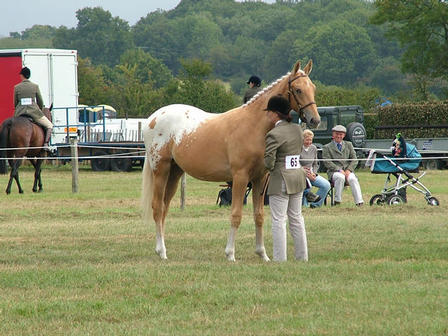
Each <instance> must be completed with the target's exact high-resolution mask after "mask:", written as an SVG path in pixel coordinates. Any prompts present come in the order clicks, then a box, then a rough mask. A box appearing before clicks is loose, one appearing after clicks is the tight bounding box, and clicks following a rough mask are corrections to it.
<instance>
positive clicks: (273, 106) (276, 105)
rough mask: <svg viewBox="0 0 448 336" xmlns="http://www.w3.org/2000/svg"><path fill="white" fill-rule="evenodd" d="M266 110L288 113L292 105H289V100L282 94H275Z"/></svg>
mask: <svg viewBox="0 0 448 336" xmlns="http://www.w3.org/2000/svg"><path fill="white" fill-rule="evenodd" d="M264 110H265V111H273V112H278V113H281V114H284V115H288V114H289V111H290V110H291V107H290V106H289V101H288V100H287V99H285V98H283V97H282V96H280V95H277V96H273V97H271V98H270V99H269V101H268V107H267V108H265V109H264Z"/></svg>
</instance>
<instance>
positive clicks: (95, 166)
mask: <svg viewBox="0 0 448 336" xmlns="http://www.w3.org/2000/svg"><path fill="white" fill-rule="evenodd" d="M93 155H94V156H106V155H108V153H107V152H105V151H96V152H95V153H94V154H93ZM90 165H91V167H92V170H93V171H106V170H110V159H109V158H107V157H97V158H93V159H91V160H90Z"/></svg>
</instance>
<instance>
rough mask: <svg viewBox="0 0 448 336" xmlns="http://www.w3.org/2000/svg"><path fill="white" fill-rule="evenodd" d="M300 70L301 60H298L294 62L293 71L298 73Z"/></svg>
mask: <svg viewBox="0 0 448 336" xmlns="http://www.w3.org/2000/svg"><path fill="white" fill-rule="evenodd" d="M299 70H300V61H297V62H296V64H294V67H293V68H292V71H291V72H292V73H293V74H296V73H297V71H299Z"/></svg>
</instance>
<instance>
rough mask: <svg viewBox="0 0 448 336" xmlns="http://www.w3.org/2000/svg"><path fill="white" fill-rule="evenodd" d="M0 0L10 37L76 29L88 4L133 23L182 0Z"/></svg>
mask: <svg viewBox="0 0 448 336" xmlns="http://www.w3.org/2000/svg"><path fill="white" fill-rule="evenodd" d="M265 2H268V3H273V2H275V0H265ZM0 3H1V4H0V37H7V36H9V33H10V32H19V33H21V32H22V31H24V30H25V29H27V28H31V27H32V26H33V25H35V24H38V25H50V26H53V27H59V26H61V25H63V26H66V27H68V28H73V27H75V26H76V25H77V23H78V20H77V19H76V11H77V10H78V9H81V8H85V7H102V8H103V9H104V10H108V11H109V12H111V14H112V16H114V17H115V16H118V17H120V18H121V19H123V20H125V21H127V22H129V24H130V25H131V26H133V25H134V24H135V23H136V22H137V21H138V20H140V18H141V17H145V16H146V15H147V14H148V13H151V12H153V11H155V10H157V9H163V10H170V9H173V8H174V7H176V6H177V5H178V4H179V3H180V0H39V1H36V0H20V1H19V2H15V1H11V0H0ZM19 3H20V4H19Z"/></svg>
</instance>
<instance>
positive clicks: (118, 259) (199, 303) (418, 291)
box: [0, 167, 448, 335]
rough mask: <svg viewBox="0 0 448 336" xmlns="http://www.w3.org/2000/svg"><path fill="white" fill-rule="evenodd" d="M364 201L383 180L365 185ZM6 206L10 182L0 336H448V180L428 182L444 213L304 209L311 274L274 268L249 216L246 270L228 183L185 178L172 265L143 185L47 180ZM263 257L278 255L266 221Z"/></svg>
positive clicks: (0, 246)
mask: <svg viewBox="0 0 448 336" xmlns="http://www.w3.org/2000/svg"><path fill="white" fill-rule="evenodd" d="M358 175H359V176H360V180H361V186H362V189H363V194H364V197H365V200H366V201H367V202H368V200H369V199H370V197H371V196H372V195H373V194H375V193H378V192H379V191H380V190H381V188H382V186H383V183H384V179H385V176H384V175H373V174H370V173H369V172H367V171H362V172H359V173H358ZM32 178H33V173H32V171H31V170H30V169H29V168H23V169H22V170H21V179H22V186H23V187H24V189H25V194H23V195H19V194H18V193H17V188H16V187H15V186H14V187H13V189H12V190H13V192H12V194H11V195H9V196H7V195H6V194H4V189H5V188H6V183H7V176H6V175H0V187H1V194H0V335H448V226H447V222H448V207H447V205H448V171H447V170H445V171H429V172H428V174H427V175H426V176H425V177H424V178H423V179H422V182H424V184H425V185H426V186H428V187H429V188H430V190H431V191H432V193H433V194H434V195H435V196H436V197H437V198H438V199H439V200H440V202H441V205H440V206H439V207H431V206H428V205H426V202H425V200H424V198H423V196H422V195H421V194H419V193H417V192H415V191H413V190H409V191H408V203H407V204H406V205H403V206H395V207H389V206H386V207H369V206H365V207H363V208H356V207H355V206H353V205H352V197H351V194H350V191H349V190H346V191H345V192H344V203H343V204H342V205H341V206H339V207H333V208H330V207H324V208H322V209H304V217H305V223H306V227H307V233H308V245H309V258H310V260H309V262H307V263H303V262H296V261H294V260H293V259H292V258H291V257H292V255H293V251H292V242H291V241H289V242H288V249H289V250H288V254H289V257H290V259H291V260H290V261H288V262H286V263H281V264H278V263H272V262H270V263H264V262H262V261H261V260H260V259H259V258H258V257H257V256H256V255H255V253H254V245H255V243H254V224H253V221H252V216H251V206H246V207H245V209H244V216H243V222H242V224H241V227H240V229H239V231H238V236H237V241H236V258H237V262H236V263H229V262H227V260H226V258H225V256H224V248H225V244H226V240H227V234H228V230H229V216H230V213H229V209H228V208H219V207H218V206H216V205H215V201H216V195H217V192H218V190H219V186H218V183H207V182H200V181H197V180H194V179H191V178H187V195H188V197H187V204H186V209H185V210H184V211H181V210H180V209H179V201H178V199H179V196H176V199H175V200H174V202H173V207H172V210H171V211H170V214H169V216H168V223H167V233H166V244H167V253H168V260H167V261H164V262H162V261H161V260H159V258H158V257H157V256H156V255H155V253H154V247H155V234H154V227H153V226H151V227H147V226H144V225H143V223H142V221H141V211H140V204H139V197H140V184H141V172H140V171H138V170H136V171H133V172H131V173H113V172H102V173H95V172H92V171H90V170H87V169H82V170H81V172H80V187H79V193H78V194H72V193H71V171H70V167H62V168H55V167H46V168H45V170H44V171H43V182H44V192H43V193H41V194H33V193H32V192H31V187H32ZM265 210H266V211H265V214H266V221H265V236H266V239H265V244H266V248H267V252H268V255H269V256H272V240H271V232H270V229H271V227H270V219H269V208H268V207H267V208H265Z"/></svg>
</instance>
